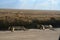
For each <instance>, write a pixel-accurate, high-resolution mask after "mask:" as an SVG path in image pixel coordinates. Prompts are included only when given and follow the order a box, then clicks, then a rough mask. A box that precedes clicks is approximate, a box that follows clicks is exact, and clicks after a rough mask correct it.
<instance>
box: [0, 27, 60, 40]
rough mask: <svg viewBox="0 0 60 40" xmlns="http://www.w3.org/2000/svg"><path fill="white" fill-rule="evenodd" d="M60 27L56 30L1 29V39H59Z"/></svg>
mask: <svg viewBox="0 0 60 40" xmlns="http://www.w3.org/2000/svg"><path fill="white" fill-rule="evenodd" d="M59 34H60V28H57V29H56V31H52V30H48V29H46V30H39V29H29V30H27V31H22V30H21V31H15V32H10V31H0V40H58V38H59Z"/></svg>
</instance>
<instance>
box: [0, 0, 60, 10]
mask: <svg viewBox="0 0 60 40" xmlns="http://www.w3.org/2000/svg"><path fill="white" fill-rule="evenodd" d="M0 8H3V9H5V8H8V9H35V10H60V0H0Z"/></svg>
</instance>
